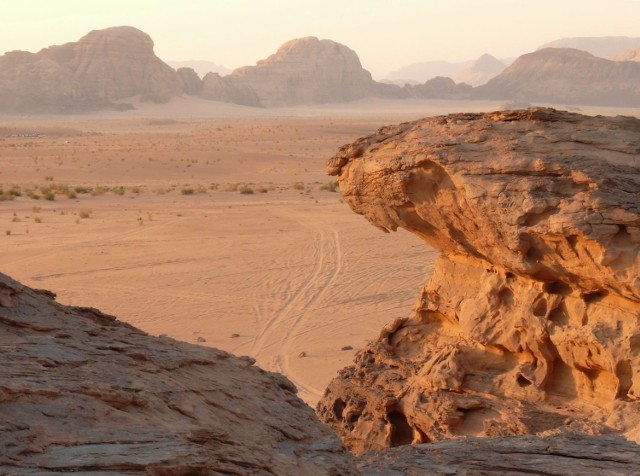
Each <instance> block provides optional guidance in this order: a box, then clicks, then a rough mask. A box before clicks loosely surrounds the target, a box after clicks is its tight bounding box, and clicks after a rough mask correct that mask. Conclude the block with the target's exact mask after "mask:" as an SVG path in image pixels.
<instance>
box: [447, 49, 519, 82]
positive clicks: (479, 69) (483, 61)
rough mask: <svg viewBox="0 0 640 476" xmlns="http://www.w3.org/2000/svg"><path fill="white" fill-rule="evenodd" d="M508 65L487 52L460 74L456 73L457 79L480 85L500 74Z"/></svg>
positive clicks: (457, 80)
mask: <svg viewBox="0 0 640 476" xmlns="http://www.w3.org/2000/svg"><path fill="white" fill-rule="evenodd" d="M506 67H507V65H506V64H504V63H503V62H502V61H500V60H499V59H497V58H495V57H494V56H492V55H489V54H485V55H482V56H481V57H480V58H478V59H477V60H475V61H474V62H473V64H472V65H471V66H469V67H468V68H466V69H465V70H464V71H462V72H460V74H458V75H456V76H455V80H456V82H458V83H465V84H470V85H471V86H480V85H482V84H485V83H486V82H488V81H489V80H490V79H492V78H495V77H496V76H498V75H499V74H500V73H502V72H503V71H504V69H505V68H506Z"/></svg>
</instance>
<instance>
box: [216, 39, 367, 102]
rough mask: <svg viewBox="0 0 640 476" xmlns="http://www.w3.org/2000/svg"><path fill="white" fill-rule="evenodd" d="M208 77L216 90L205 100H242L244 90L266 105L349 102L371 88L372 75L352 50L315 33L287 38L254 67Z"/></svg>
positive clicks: (362, 95) (360, 96)
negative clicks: (287, 39)
mask: <svg viewBox="0 0 640 476" xmlns="http://www.w3.org/2000/svg"><path fill="white" fill-rule="evenodd" d="M206 79H207V78H206V77H205V81H206ZM212 80H215V82H216V83H218V84H217V86H216V88H213V89H215V90H216V91H220V92H221V94H220V96H219V97H216V95H215V94H212V95H211V96H210V97H209V98H210V99H217V100H228V99H225V97H226V98H228V97H229V94H231V96H230V97H231V98H233V97H234V96H235V97H236V98H238V97H240V98H241V99H242V100H243V101H244V102H243V103H246V99H247V96H246V93H247V91H254V92H255V94H256V95H257V97H258V98H259V101H260V105H262V106H265V107H272V106H290V105H296V104H322V103H329V102H344V101H351V100H354V99H360V98H364V97H367V96H370V95H371V93H372V91H373V89H374V81H373V80H372V79H371V74H370V73H369V72H368V71H367V70H365V69H364V68H363V67H362V65H361V64H360V60H359V59H358V55H357V54H356V53H355V52H354V51H353V50H352V49H350V48H347V47H346V46H344V45H341V44H340V43H336V42H334V41H331V40H319V39H318V38H315V37H307V38H299V39H295V40H291V41H289V42H287V43H285V44H284V45H282V46H281V47H280V48H279V49H278V51H277V52H276V53H274V54H273V55H271V56H269V57H268V58H267V59H264V60H261V61H258V63H257V64H256V65H255V66H245V67H242V68H238V69H236V70H235V71H233V72H232V73H231V74H230V75H228V76H225V77H222V78H212ZM238 94H239V96H238ZM233 102H237V100H233Z"/></svg>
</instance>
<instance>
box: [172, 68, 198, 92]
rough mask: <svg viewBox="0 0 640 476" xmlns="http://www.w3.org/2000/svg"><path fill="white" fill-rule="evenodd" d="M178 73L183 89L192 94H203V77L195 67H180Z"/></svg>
mask: <svg viewBox="0 0 640 476" xmlns="http://www.w3.org/2000/svg"><path fill="white" fill-rule="evenodd" d="M177 72H178V75H179V76H180V79H181V80H182V84H183V85H184V86H183V91H184V92H185V93H187V94H191V95H192V96H200V95H201V94H202V79H200V76H198V73H196V72H195V71H194V70H193V68H186V67H183V68H178V69H177Z"/></svg>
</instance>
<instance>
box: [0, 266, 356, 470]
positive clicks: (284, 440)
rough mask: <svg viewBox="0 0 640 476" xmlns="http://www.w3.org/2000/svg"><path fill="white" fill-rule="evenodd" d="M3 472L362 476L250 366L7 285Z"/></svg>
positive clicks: (312, 420) (0, 394) (1, 303)
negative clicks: (349, 475) (155, 336)
mask: <svg viewBox="0 0 640 476" xmlns="http://www.w3.org/2000/svg"><path fill="white" fill-rule="evenodd" d="M0 330H1V332H0V349H1V350H2V354H1V355H2V365H0V415H2V421H1V425H2V431H1V432H0V474H11V475H23V474H24V475H27V474H29V475H31V474H52V473H56V474H59V473H64V474H69V473H76V472H79V473H82V474H104V475H106V474H152V475H186V474H198V475H205V474H278V475H281V474H282V475H300V474H310V475H326V474H340V475H342V474H356V469H355V464H354V462H353V459H352V457H351V456H350V455H349V454H348V453H347V452H346V450H345V448H344V447H343V446H342V444H341V443H340V441H339V440H338V439H337V438H336V436H335V435H334V434H333V432H331V430H329V429H328V428H326V427H325V426H323V425H322V424H321V423H320V422H319V421H317V419H316V417H315V415H314V414H313V411H312V410H311V409H310V408H309V407H307V406H306V405H305V404H304V403H303V402H302V401H301V400H300V399H299V398H298V397H297V396H296V395H295V393H296V389H295V387H294V386H293V384H291V382H289V381H288V380H287V379H286V378H284V377H282V376H281V375H279V374H273V373H269V372H265V371H263V370H261V369H259V368H256V367H254V366H253V360H251V359H249V358H247V357H245V358H238V357H234V356H232V355H230V354H227V353H225V352H222V351H219V350H216V349H210V348H205V347H198V346H195V345H190V344H186V343H180V342H177V341H174V340H172V339H170V338H154V337H151V336H149V335H147V334H145V333H143V332H141V331H139V330H137V329H135V328H133V327H131V326H129V325H127V324H124V323H122V322H119V321H117V320H116V319H115V318H113V317H111V316H107V315H104V314H102V313H100V312H99V311H97V310H95V309H87V308H73V307H66V306H62V305H60V304H57V303H56V302H55V301H54V300H53V296H52V294H51V293H48V292H43V291H35V290H32V289H29V288H27V287H25V286H22V285H20V284H19V283H17V282H15V281H12V280H11V279H9V278H7V277H6V276H4V275H0Z"/></svg>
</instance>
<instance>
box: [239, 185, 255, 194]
mask: <svg viewBox="0 0 640 476" xmlns="http://www.w3.org/2000/svg"><path fill="white" fill-rule="evenodd" d="M238 192H240V193H242V194H243V195H251V194H253V189H252V188H251V187H249V186H248V185H242V186H240V187H238Z"/></svg>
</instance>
